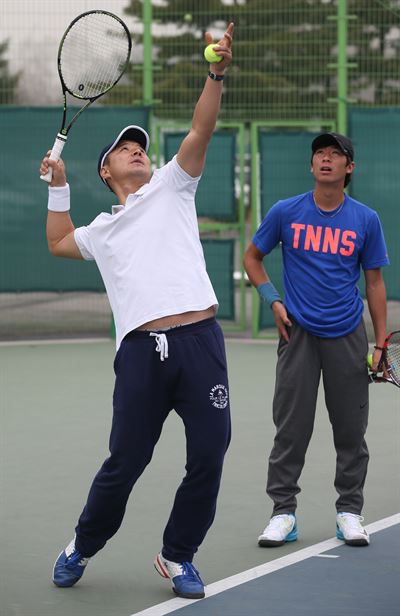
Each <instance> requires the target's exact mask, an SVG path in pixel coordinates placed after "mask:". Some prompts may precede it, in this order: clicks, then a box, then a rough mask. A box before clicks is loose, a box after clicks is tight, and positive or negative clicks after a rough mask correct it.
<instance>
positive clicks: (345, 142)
mask: <svg viewBox="0 0 400 616" xmlns="http://www.w3.org/2000/svg"><path fill="white" fill-rule="evenodd" d="M328 145H336V146H337V147H338V148H339V149H340V150H341V151H342V152H343V154H345V155H346V156H347V157H348V158H350V160H354V146H353V144H352V142H351V141H350V139H349V138H348V137H345V135H339V133H322V134H321V135H318V137H315V139H314V141H313V142H312V144H311V149H312V151H313V153H314V152H315V151H316V150H318V149H319V148H325V147H326V146H328Z"/></svg>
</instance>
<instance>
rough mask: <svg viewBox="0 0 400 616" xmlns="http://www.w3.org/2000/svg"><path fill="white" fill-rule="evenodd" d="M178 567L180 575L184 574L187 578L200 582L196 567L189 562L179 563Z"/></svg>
mask: <svg viewBox="0 0 400 616" xmlns="http://www.w3.org/2000/svg"><path fill="white" fill-rule="evenodd" d="M179 565H180V569H181V570H182V572H181V574H180V575H185V576H186V577H187V578H188V580H193V581H195V582H199V581H200V582H201V579H200V574H199V572H198V571H197V569H196V567H195V566H194V565H192V563H189V562H182V563H179Z"/></svg>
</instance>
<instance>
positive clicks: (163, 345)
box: [150, 332, 168, 361]
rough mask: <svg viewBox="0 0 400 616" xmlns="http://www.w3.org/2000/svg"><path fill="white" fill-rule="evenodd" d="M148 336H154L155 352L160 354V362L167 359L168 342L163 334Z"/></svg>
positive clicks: (152, 333) (154, 333)
mask: <svg viewBox="0 0 400 616" xmlns="http://www.w3.org/2000/svg"><path fill="white" fill-rule="evenodd" d="M150 336H155V339H156V342H157V346H156V351H157V353H160V359H161V361H164V359H167V358H168V340H167V336H166V335H165V334H157V333H156V332H151V333H150Z"/></svg>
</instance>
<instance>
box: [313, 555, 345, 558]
mask: <svg viewBox="0 0 400 616" xmlns="http://www.w3.org/2000/svg"><path fill="white" fill-rule="evenodd" d="M315 558H339V556H337V555H336V556H335V555H334V554H316V555H315Z"/></svg>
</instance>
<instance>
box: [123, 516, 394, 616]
mask: <svg viewBox="0 0 400 616" xmlns="http://www.w3.org/2000/svg"><path fill="white" fill-rule="evenodd" d="M366 528H367V530H368V531H369V532H370V533H371V535H372V537H371V544H370V545H369V546H368V547H350V546H347V545H345V544H343V542H342V541H339V540H337V539H328V540H327V541H323V542H321V543H318V544H316V545H314V546H311V547H308V548H305V549H303V550H299V551H297V552H294V553H292V554H289V555H288V556H285V557H283V558H278V559H276V560H273V561H270V562H268V563H266V564H265V565H260V566H258V567H256V568H254V569H249V570H248V571H245V572H243V573H242V574H238V575H234V576H232V577H230V578H227V579H226V580H222V581H221V582H216V583H214V584H210V585H209V586H207V587H206V598H205V599H202V600H198V601H188V600H185V599H179V598H176V599H172V600H170V601H166V602H165V603H162V604H159V605H157V606H153V607H151V608H148V609H146V610H143V611H141V612H136V613H135V614H134V615H132V616H162V615H163V614H170V613H171V612H176V613H177V614H179V616H222V615H228V616H261V615H264V614H265V615H266V616H358V615H360V616H396V615H397V614H399V613H400V559H399V553H400V514H398V515H394V516H391V517H390V518H386V519H384V520H380V521H378V522H375V523H374V524H370V525H369V526H367V527H366ZM267 549H268V548H267Z"/></svg>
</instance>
